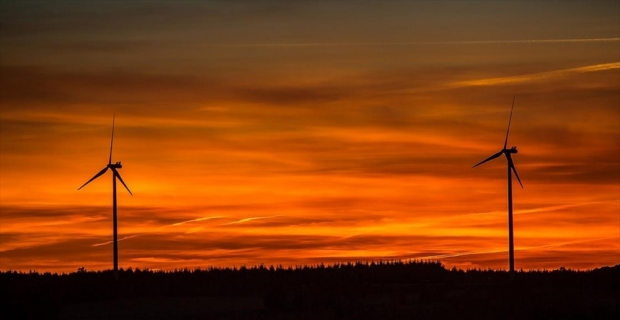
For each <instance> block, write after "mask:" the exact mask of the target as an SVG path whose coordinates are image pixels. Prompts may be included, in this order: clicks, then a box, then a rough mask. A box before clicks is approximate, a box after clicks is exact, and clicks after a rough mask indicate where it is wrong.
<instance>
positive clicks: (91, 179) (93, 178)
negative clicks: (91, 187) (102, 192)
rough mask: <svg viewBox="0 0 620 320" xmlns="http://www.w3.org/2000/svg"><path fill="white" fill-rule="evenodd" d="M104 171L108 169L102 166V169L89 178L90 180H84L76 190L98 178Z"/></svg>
mask: <svg viewBox="0 0 620 320" xmlns="http://www.w3.org/2000/svg"><path fill="white" fill-rule="evenodd" d="M106 171H108V167H105V168H103V170H101V171H99V172H98V173H97V174H96V175H95V176H94V177H92V178H90V180H88V181H86V183H85V184H83V185H82V186H81V187H79V188H78V190H80V189H82V188H84V186H85V185H87V184H89V183H90V182H91V181H93V180H95V179H97V178H99V176H101V175H102V174H104V173H105V172H106Z"/></svg>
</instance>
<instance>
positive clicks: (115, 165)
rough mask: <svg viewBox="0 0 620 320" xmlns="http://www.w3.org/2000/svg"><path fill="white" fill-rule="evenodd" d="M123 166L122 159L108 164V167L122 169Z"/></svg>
mask: <svg viewBox="0 0 620 320" xmlns="http://www.w3.org/2000/svg"><path fill="white" fill-rule="evenodd" d="M122 167H123V165H122V164H121V162H120V161H118V162H116V163H115V164H111V163H110V164H108V168H114V169H120V168H122Z"/></svg>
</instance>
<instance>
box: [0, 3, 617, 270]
mask: <svg viewBox="0 0 620 320" xmlns="http://www.w3.org/2000/svg"><path fill="white" fill-rule="evenodd" d="M0 9H1V10H0V22H1V28H0V53H1V54H0V105H1V114H0V147H1V153H0V168H1V171H0V269H1V270H7V269H14V270H29V269H37V270H39V271H48V270H49V271H74V270H76V269H77V268H78V267H81V266H84V267H86V268H87V269H107V268H111V265H112V263H111V260H112V247H111V244H110V243H109V241H110V240H111V232H112V228H111V227H112V221H111V185H110V182H111V181H110V179H111V175H110V174H109V173H108V174H107V175H106V176H103V177H101V178H99V179H98V180H96V181H94V182H92V183H91V184H89V185H88V186H87V187H85V188H84V189H82V190H80V191H77V188H78V187H79V186H80V185H82V184H83V183H84V182H86V181H87V180H88V179H89V178H90V177H92V176H93V175H94V174H95V173H97V172H98V171H99V170H100V169H102V168H103V167H104V166H105V165H106V161H107V157H108V151H109V149H108V148H109V139H110V130H111V121H112V115H113V113H114V112H116V131H115V141H114V154H113V161H122V163H123V168H122V169H121V170H120V173H121V175H122V176H123V179H124V180H125V182H126V183H127V184H128V186H129V188H130V189H131V190H132V192H133V193H134V196H133V197H132V196H130V195H129V194H127V193H126V192H125V191H124V190H121V189H119V233H120V238H121V239H122V241H121V242H120V243H119V249H120V253H119V255H120V266H121V267H129V266H131V267H140V268H144V267H148V268H152V269H172V268H183V267H190V268H194V267H207V266H210V265H214V266H233V265H236V266H240V265H255V264H260V263H265V264H283V265H300V264H308V263H319V262H324V263H330V262H343V261H356V260H372V259H375V260H376V259H394V258H397V259H409V258H421V259H440V260H441V261H442V262H443V263H444V264H445V265H446V266H448V267H451V266H453V265H456V266H458V267H462V268H467V267H482V268H501V269H507V266H508V261H507V260H508V259H507V258H508V257H507V256H508V255H507V214H506V206H507V204H506V202H507V200H506V163H505V160H504V159H501V158H500V159H497V160H494V161H492V162H489V163H486V164H484V165H483V166H481V167H477V168H475V169H471V166H472V165H473V164H475V163H477V162H479V161H481V160H483V159H484V158H486V157H488V156H489V155H491V154H493V153H495V152H497V151H499V150H500V149H501V147H502V143H503V139H504V136H505V130H506V125H507V121H508V115H509V112H510V104H511V102H512V98H513V96H516V102H515V108H514V115H513V121H512V127H511V133H510V138H509V141H508V146H509V147H510V146H513V145H515V146H518V148H519V153H518V154H516V155H514V157H513V159H514V161H515V164H516V168H517V170H518V172H519V175H520V177H521V180H522V181H523V184H524V186H525V188H524V189H520V188H515V189H514V202H515V203H514V209H515V218H514V219H515V247H516V253H515V265H516V268H517V269H521V268H523V269H538V268H558V267H560V266H565V267H567V268H580V269H585V268H593V267H600V266H604V265H614V264H618V263H620V16H619V15H618V14H617V12H620V4H619V3H618V2H612V1H600V2H597V1H584V2H579V1H574V2H568V3H559V2H544V3H541V4H534V3H528V4H527V5H526V4H524V3H521V2H501V3H489V2H486V1H481V2H474V1H471V2H467V3H466V4H462V3H459V2H441V3H440V4H437V3H433V2H423V1H415V2H411V3H408V2H403V1H393V2H391V1H388V2H381V3H380V2H355V3H353V2H345V1H343V2H332V3H319V4H316V3H305V2H302V3H293V4H285V3H284V2H278V1H274V2H267V1H261V2H259V3H258V4H256V3H254V4H253V3H251V2H244V1H234V2H223V1H218V2H206V3H198V2H183V1H181V2H175V3H172V2H157V3H144V2H137V1H136V2H131V1H129V2H127V3H126V4H119V3H106V4H102V3H93V2H80V3H79V4H77V3H64V2H62V3H54V4H48V3H44V2H36V3H35V2H24V1H22V2H17V1H15V2H12V1H5V2H2V3H1V4H0ZM515 183H516V182H515ZM515 187H518V185H516V184H515Z"/></svg>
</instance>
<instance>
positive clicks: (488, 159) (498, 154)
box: [472, 151, 502, 168]
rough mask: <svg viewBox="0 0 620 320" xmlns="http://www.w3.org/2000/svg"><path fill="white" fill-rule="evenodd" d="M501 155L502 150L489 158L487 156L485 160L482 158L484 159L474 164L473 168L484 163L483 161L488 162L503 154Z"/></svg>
mask: <svg viewBox="0 0 620 320" xmlns="http://www.w3.org/2000/svg"><path fill="white" fill-rule="evenodd" d="M501 155H502V152H501V151H500V152H498V153H496V154H494V155H492V156H490V157H488V158H486V159H484V160H482V161H480V162H478V163H477V164H476V165H475V166H473V167H472V168H475V167H477V166H479V165H481V164H483V163H485V162H487V161H491V160H493V159H495V158H497V157H499V156H501Z"/></svg>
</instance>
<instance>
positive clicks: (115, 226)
mask: <svg viewBox="0 0 620 320" xmlns="http://www.w3.org/2000/svg"><path fill="white" fill-rule="evenodd" d="M115 118H116V114H114V116H113V117H112V139H111V141H110V157H109V158H108V165H106V166H105V168H103V169H102V170H101V171H99V172H98V173H97V174H96V175H95V176H94V177H92V178H90V180H88V181H86V183H84V184H83V185H82V186H81V187H79V188H78V190H80V189H82V188H84V186H86V185H87V184H89V183H90V182H91V181H93V180H95V179H97V178H99V177H100V176H101V175H103V174H104V173H106V171H108V169H110V170H112V221H113V222H112V228H113V232H112V233H113V235H114V236H113V237H114V238H113V242H114V278H116V279H118V223H117V220H116V215H117V214H116V213H117V209H116V179H118V180H119V181H120V182H121V183H122V184H123V186H125V189H127V191H128V192H129V194H130V195H132V196H133V193H131V191H130V190H129V188H128V187H127V185H126V184H125V181H123V178H121V175H120V174H119V173H118V169H120V168H122V167H123V166H122V165H121V162H120V161H119V162H116V163H112V145H113V144H114V120H115Z"/></svg>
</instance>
